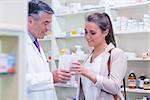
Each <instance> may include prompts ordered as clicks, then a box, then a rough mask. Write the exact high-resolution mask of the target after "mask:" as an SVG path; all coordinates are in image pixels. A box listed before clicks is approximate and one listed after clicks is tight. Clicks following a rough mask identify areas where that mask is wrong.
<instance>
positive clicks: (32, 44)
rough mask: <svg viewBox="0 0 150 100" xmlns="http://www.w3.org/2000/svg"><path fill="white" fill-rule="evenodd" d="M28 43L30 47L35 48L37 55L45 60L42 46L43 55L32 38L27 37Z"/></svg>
mask: <svg viewBox="0 0 150 100" xmlns="http://www.w3.org/2000/svg"><path fill="white" fill-rule="evenodd" d="M26 41H27V43H28V45H31V46H32V47H33V48H34V50H35V52H37V54H38V55H40V56H42V58H43V50H42V49H41V46H40V50H41V53H40V52H39V51H38V49H37V47H36V46H35V45H34V43H33V42H32V40H31V38H30V36H29V35H27V39H26Z"/></svg>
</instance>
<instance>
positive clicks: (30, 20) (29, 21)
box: [28, 16, 33, 25]
mask: <svg viewBox="0 0 150 100" xmlns="http://www.w3.org/2000/svg"><path fill="white" fill-rule="evenodd" d="M32 23H33V18H32V17H31V16H28V25H31V24H32Z"/></svg>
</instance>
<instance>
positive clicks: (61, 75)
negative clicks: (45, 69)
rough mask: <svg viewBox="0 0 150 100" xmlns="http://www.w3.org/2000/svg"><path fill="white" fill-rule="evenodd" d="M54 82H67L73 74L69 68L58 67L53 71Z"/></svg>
mask: <svg viewBox="0 0 150 100" xmlns="http://www.w3.org/2000/svg"><path fill="white" fill-rule="evenodd" d="M52 74H53V79H54V83H65V82H66V81H68V80H70V78H71V74H70V72H69V70H66V69H57V70H55V71H53V72H52Z"/></svg>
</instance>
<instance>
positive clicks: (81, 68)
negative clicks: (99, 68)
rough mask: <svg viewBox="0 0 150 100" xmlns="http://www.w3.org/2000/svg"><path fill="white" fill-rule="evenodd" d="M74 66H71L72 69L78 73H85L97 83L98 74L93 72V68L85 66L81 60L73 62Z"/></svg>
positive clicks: (84, 74)
mask: <svg viewBox="0 0 150 100" xmlns="http://www.w3.org/2000/svg"><path fill="white" fill-rule="evenodd" d="M72 65H73V66H71V67H70V71H73V72H75V73H76V74H79V75H83V76H85V77H87V78H88V79H90V80H91V81H92V82H93V83H96V81H97V80H96V75H95V73H93V72H92V71H91V70H89V69H88V68H86V67H84V66H83V65H82V64H80V63H79V62H73V63H72Z"/></svg>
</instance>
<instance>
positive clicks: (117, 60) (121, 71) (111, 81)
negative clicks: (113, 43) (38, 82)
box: [95, 48, 127, 94]
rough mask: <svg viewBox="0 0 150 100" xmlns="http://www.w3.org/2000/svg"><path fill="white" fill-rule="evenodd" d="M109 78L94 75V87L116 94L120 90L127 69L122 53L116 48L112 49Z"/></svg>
mask: <svg viewBox="0 0 150 100" xmlns="http://www.w3.org/2000/svg"><path fill="white" fill-rule="evenodd" d="M110 62H111V67H110V76H109V78H108V77H107V76H101V75H96V79H97V82H96V84H95V86H97V87H99V88H101V89H102V90H104V91H106V92H108V93H111V94H117V93H118V91H119V90H120V87H121V84H122V81H123V78H124V77H125V73H126V69H127V59H126V56H125V54H124V52H123V51H122V50H120V49H118V48H116V49H114V50H113V51H112V54H111V61H110Z"/></svg>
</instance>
